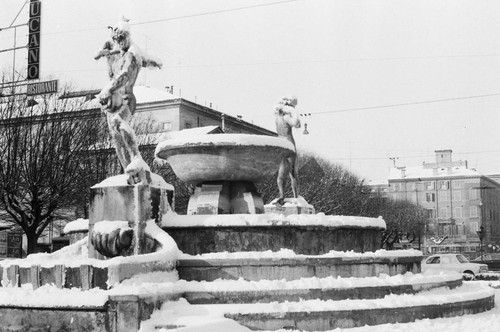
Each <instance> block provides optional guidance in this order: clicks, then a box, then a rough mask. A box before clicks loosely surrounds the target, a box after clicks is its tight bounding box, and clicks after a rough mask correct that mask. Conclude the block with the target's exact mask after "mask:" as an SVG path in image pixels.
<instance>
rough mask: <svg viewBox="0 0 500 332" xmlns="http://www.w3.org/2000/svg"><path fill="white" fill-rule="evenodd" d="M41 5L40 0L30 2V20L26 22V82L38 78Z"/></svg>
mask: <svg viewBox="0 0 500 332" xmlns="http://www.w3.org/2000/svg"><path fill="white" fill-rule="evenodd" d="M41 13H42V3H41V1H40V0H31V1H30V18H29V22H28V27H29V35H28V80H37V79H39V78H40V28H41V24H42V23H41Z"/></svg>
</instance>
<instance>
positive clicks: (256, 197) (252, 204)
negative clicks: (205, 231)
mask: <svg viewBox="0 0 500 332" xmlns="http://www.w3.org/2000/svg"><path fill="white" fill-rule="evenodd" d="M262 213H264V202H263V201H262V196H261V195H260V194H259V193H258V192H257V189H256V188H255V185H254V184H253V183H251V182H244V181H220V182H207V183H201V184H199V185H197V186H196V189H195V191H194V194H193V195H191V198H190V199H189V204H188V211H187V214H188V215H193V214H262Z"/></svg>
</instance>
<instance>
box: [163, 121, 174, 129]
mask: <svg viewBox="0 0 500 332" xmlns="http://www.w3.org/2000/svg"><path fill="white" fill-rule="evenodd" d="M163 130H164V131H170V130H172V122H170V121H167V122H163Z"/></svg>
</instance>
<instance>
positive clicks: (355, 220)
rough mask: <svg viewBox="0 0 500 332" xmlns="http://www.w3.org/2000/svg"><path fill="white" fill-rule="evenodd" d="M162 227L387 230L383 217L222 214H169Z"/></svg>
mask: <svg viewBox="0 0 500 332" xmlns="http://www.w3.org/2000/svg"><path fill="white" fill-rule="evenodd" d="M161 226H162V227H227V226H246V227H248V226H324V227H365V228H383V229H385V228H386V224H385V221H384V219H382V217H378V218H369V217H355V216H329V215H328V216H327V215H325V214H324V213H318V214H292V215H288V216H285V215H284V214H219V215H178V214H176V213H172V212H170V211H169V212H168V213H167V214H165V215H164V216H163V218H162V224H161Z"/></svg>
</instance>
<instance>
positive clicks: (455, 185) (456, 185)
mask: <svg viewBox="0 0 500 332" xmlns="http://www.w3.org/2000/svg"><path fill="white" fill-rule="evenodd" d="M463 184H464V181H463V180H454V181H453V188H455V189H459V188H462V187H463Z"/></svg>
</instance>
